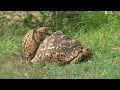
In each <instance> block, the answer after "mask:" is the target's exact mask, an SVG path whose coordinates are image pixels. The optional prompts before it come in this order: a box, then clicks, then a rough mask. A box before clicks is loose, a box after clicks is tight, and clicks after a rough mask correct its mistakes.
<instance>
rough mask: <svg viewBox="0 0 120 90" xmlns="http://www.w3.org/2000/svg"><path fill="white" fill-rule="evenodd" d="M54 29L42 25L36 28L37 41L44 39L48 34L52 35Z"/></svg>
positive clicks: (35, 37) (35, 36)
mask: <svg viewBox="0 0 120 90" xmlns="http://www.w3.org/2000/svg"><path fill="white" fill-rule="evenodd" d="M51 34H52V31H51V30H50V29H49V28H47V27H40V28H38V29H35V30H34V39H35V40H36V42H41V41H43V40H44V39H45V38H46V37H47V36H50V35H51Z"/></svg>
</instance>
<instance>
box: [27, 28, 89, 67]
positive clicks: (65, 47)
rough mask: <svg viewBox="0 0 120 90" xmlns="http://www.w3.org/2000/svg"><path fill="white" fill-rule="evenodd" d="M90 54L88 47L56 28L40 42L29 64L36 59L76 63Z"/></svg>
mask: <svg viewBox="0 0 120 90" xmlns="http://www.w3.org/2000/svg"><path fill="white" fill-rule="evenodd" d="M90 56H91V49H90V48H84V47H83V45H81V43H80V42H79V41H77V40H74V39H72V38H71V37H69V36H67V35H64V34H63V33H62V32H61V31H60V30H57V31H56V32H54V33H52V34H51V36H48V37H46V39H45V40H44V41H42V42H41V44H40V46H39V48H38V50H37V52H36V55H35V57H34V58H33V59H32V60H31V61H30V63H29V64H30V65H33V64H35V63H36V62H37V61H40V62H55V63H58V64H60V65H65V64H77V63H80V62H81V61H84V60H85V59H86V58H88V57H90Z"/></svg>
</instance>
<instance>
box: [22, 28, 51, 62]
mask: <svg viewBox="0 0 120 90" xmlns="http://www.w3.org/2000/svg"><path fill="white" fill-rule="evenodd" d="M51 33H52V32H51V31H50V29H49V28H47V27H40V28H37V29H34V30H30V31H29V32H28V33H27V34H26V35H25V37H24V38H23V42H22V48H23V52H24V53H25V57H26V59H27V61H28V62H29V61H30V60H31V59H33V58H34V56H35V54H36V51H37V49H38V47H39V44H40V43H41V41H43V40H44V39H45V38H46V36H49V35H51Z"/></svg>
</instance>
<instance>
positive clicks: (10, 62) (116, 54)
mask: <svg viewBox="0 0 120 90" xmlns="http://www.w3.org/2000/svg"><path fill="white" fill-rule="evenodd" d="M119 27H120V26H117V25H116V23H108V24H106V25H102V26H101V27H100V28H97V29H96V30H90V32H87V33H84V32H82V31H80V30H78V32H77V33H73V34H72V37H73V38H74V39H76V40H79V41H80V42H81V43H82V44H83V45H84V46H85V47H89V48H91V49H92V52H93V55H92V57H91V58H90V59H89V60H88V61H87V62H83V63H81V64H69V65H65V66H59V65H57V64H55V63H53V64H50V63H46V64H45V65H43V64H42V63H37V64H36V65H35V66H29V65H28V64H26V63H25V61H24V60H23V59H22V56H23V53H22V49H21V40H22V38H23V36H15V35H13V36H6V37H2V38H0V78H1V79H119V78H120V50H119V49H117V50H114V49H113V45H115V44H120V31H119ZM104 34H105V36H106V37H105V38H104V36H103V35H104Z"/></svg>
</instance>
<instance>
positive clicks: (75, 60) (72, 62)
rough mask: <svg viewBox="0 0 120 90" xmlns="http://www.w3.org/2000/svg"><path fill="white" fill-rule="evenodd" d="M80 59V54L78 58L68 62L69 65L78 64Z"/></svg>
mask: <svg viewBox="0 0 120 90" xmlns="http://www.w3.org/2000/svg"><path fill="white" fill-rule="evenodd" d="M81 57H82V54H81V53H80V54H78V56H77V57H75V58H74V59H73V60H72V61H71V62H70V64H77V63H79V62H80V61H81Z"/></svg>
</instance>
